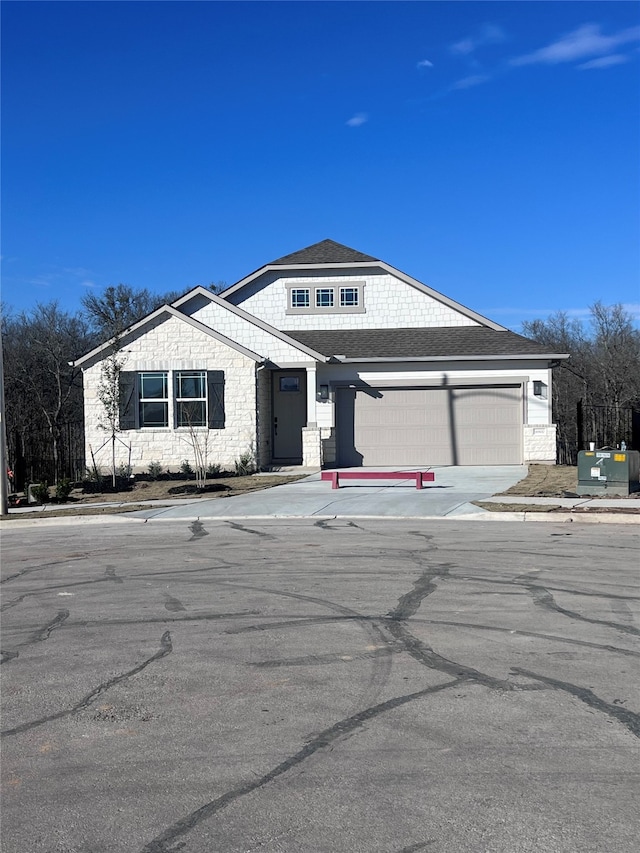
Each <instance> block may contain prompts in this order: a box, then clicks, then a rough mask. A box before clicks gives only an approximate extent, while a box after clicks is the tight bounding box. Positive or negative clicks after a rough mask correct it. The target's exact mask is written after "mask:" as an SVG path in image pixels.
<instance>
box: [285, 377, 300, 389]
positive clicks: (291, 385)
mask: <svg viewBox="0 0 640 853" xmlns="http://www.w3.org/2000/svg"><path fill="white" fill-rule="evenodd" d="M280 390H281V391H299V390H300V377H299V376H281V377H280Z"/></svg>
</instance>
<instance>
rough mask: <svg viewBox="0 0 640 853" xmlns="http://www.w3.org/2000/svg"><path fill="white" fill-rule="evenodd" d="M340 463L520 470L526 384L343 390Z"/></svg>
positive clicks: (339, 409) (339, 392) (340, 391)
mask: <svg viewBox="0 0 640 853" xmlns="http://www.w3.org/2000/svg"><path fill="white" fill-rule="evenodd" d="M336 396H337V413H336V429H337V445H338V446H337V451H338V464H339V465H341V466H345V467H353V466H358V465H362V466H366V467H375V466H407V465H520V464H522V458H523V454H522V434H523V402H522V386H521V385H520V384H514V385H499V386H497V385H496V386H486V385H459V386H452V387H447V388H441V387H438V388H371V387H369V386H367V387H365V388H338V389H337V394H336Z"/></svg>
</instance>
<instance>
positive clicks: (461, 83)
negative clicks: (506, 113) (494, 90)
mask: <svg viewBox="0 0 640 853" xmlns="http://www.w3.org/2000/svg"><path fill="white" fill-rule="evenodd" d="M489 80H491V76H490V75H489V74H471V75H470V76H469V77H463V78H462V80H458V81H457V82H456V83H452V84H451V86H450V87H449V91H451V92H457V91H460V90H462V89H472V88H473V87H474V86H481V85H482V84H483V83H487V82H488V81H489Z"/></svg>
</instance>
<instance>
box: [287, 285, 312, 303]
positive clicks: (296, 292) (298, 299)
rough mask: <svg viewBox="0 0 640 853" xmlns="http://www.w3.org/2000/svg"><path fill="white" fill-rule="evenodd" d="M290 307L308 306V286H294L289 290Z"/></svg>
mask: <svg viewBox="0 0 640 853" xmlns="http://www.w3.org/2000/svg"><path fill="white" fill-rule="evenodd" d="M291 307H292V308H308V307H309V288H308V287H294V288H292V290H291Z"/></svg>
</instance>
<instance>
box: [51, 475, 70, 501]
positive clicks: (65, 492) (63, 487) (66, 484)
mask: <svg viewBox="0 0 640 853" xmlns="http://www.w3.org/2000/svg"><path fill="white" fill-rule="evenodd" d="M72 489H73V484H72V482H71V480H68V479H66V478H65V479H64V480H59V481H58V483H56V500H58V501H67V500H69V495H70V494H71V490H72ZM47 491H49V490H48V489H47Z"/></svg>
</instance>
